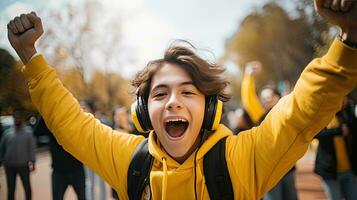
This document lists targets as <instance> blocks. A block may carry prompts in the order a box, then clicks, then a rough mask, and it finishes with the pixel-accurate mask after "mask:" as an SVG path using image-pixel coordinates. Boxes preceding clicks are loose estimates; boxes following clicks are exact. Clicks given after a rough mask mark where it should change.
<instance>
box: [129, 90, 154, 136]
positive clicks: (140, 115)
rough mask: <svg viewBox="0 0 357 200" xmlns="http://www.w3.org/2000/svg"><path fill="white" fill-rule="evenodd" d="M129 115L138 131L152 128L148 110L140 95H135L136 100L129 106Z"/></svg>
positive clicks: (142, 131)
mask: <svg viewBox="0 0 357 200" xmlns="http://www.w3.org/2000/svg"><path fill="white" fill-rule="evenodd" d="M131 117H132V119H133V123H134V125H135V128H136V129H137V130H138V131H139V132H141V133H145V132H148V131H150V130H152V125H151V120H150V116H149V111H148V109H147V106H146V103H145V101H144V100H143V98H142V97H141V96H140V95H137V98H136V102H135V103H134V104H133V105H132V107H131Z"/></svg>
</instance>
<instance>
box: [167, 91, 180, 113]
mask: <svg viewBox="0 0 357 200" xmlns="http://www.w3.org/2000/svg"><path fill="white" fill-rule="evenodd" d="M181 108H182V103H181V101H180V99H179V97H178V96H177V95H176V94H171V95H170V98H169V100H168V102H167V103H166V109H168V110H172V109H181Z"/></svg>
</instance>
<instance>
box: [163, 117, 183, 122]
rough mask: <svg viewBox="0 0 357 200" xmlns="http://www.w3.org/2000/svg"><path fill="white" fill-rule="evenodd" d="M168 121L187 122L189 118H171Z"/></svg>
mask: <svg viewBox="0 0 357 200" xmlns="http://www.w3.org/2000/svg"><path fill="white" fill-rule="evenodd" d="M166 122H187V120H185V119H178V118H177V119H169V120H166Z"/></svg>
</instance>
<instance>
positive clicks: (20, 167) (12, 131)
mask: <svg viewBox="0 0 357 200" xmlns="http://www.w3.org/2000/svg"><path fill="white" fill-rule="evenodd" d="M13 117H14V126H13V127H11V128H9V129H7V130H6V131H5V132H4V135H3V137H2V139H1V141H0V161H1V162H2V163H3V165H4V167H5V173H6V183H7V199H8V200H14V199H15V188H16V176H17V175H19V176H20V179H21V182H22V185H23V187H24V191H25V196H26V200H30V199H31V196H32V194H31V181H30V172H33V171H35V161H36V159H35V148H36V142H35V138H34V137H33V135H32V128H30V127H28V126H25V124H24V119H25V116H24V111H23V110H15V111H14V113H13Z"/></svg>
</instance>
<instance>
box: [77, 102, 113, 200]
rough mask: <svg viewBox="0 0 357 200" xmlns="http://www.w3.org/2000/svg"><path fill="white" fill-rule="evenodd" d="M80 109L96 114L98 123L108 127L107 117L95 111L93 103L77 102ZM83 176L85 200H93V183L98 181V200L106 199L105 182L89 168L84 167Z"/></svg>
mask: <svg viewBox="0 0 357 200" xmlns="http://www.w3.org/2000/svg"><path fill="white" fill-rule="evenodd" d="M79 103H80V106H81V108H82V109H83V110H84V111H85V112H88V113H91V114H92V115H95V114H97V116H95V117H96V118H97V117H99V118H97V119H98V120H99V121H101V120H103V121H101V122H102V123H104V124H105V125H107V126H110V121H109V120H108V118H107V117H105V116H104V115H102V114H101V112H100V111H97V110H96V107H95V105H94V102H93V101H90V100H82V101H80V102H79ZM84 169H85V170H84V171H85V175H86V181H85V183H86V197H87V200H95V199H96V198H95V194H94V188H95V183H96V182H97V181H98V184H99V200H105V199H106V189H105V182H104V181H103V179H102V178H101V177H99V176H98V175H97V174H96V173H94V172H93V171H92V170H91V169H90V168H88V167H87V166H85V168H84Z"/></svg>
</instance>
